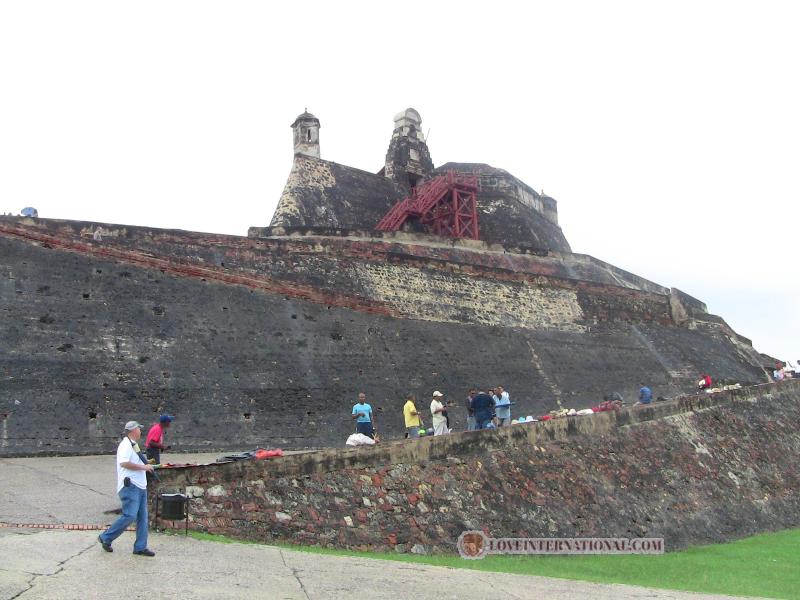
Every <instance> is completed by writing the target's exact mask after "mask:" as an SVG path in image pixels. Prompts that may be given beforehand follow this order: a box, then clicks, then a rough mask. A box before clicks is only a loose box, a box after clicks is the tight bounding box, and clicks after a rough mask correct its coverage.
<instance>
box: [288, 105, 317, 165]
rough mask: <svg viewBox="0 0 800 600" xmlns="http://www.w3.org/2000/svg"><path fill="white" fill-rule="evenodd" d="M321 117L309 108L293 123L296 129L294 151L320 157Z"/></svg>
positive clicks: (293, 127)
mask: <svg viewBox="0 0 800 600" xmlns="http://www.w3.org/2000/svg"><path fill="white" fill-rule="evenodd" d="M319 127H320V125H319V119H318V118H317V117H315V116H314V115H312V114H311V113H310V112H308V110H306V111H305V112H303V114H301V115H299V116H298V117H297V118H296V119H295V120H294V123H292V129H293V130H294V153H295V154H305V155H306V156H312V157H314V158H319V157H320V156H319Z"/></svg>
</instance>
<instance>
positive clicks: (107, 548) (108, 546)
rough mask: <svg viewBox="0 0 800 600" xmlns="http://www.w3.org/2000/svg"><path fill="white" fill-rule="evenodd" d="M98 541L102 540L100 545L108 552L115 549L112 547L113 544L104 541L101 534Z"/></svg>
mask: <svg viewBox="0 0 800 600" xmlns="http://www.w3.org/2000/svg"><path fill="white" fill-rule="evenodd" d="M97 541H98V542H100V545H101V546H102V547H103V550H105V551H106V552H113V551H114V549H113V548H112V547H111V544H107V543H106V542H104V541H103V538H101V537H100V536H99V535H98V536H97Z"/></svg>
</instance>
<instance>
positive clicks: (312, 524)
mask: <svg viewBox="0 0 800 600" xmlns="http://www.w3.org/2000/svg"><path fill="white" fill-rule="evenodd" d="M798 411H800V381H796V380H788V381H786V382H782V383H778V384H764V385H759V386H754V387H750V388H743V389H740V390H733V391H729V392H722V393H718V394H714V395H705V394H704V395H702V396H694V397H687V398H684V399H683V400H680V401H672V402H666V403H661V404H656V405H651V406H649V407H641V408H640V407H635V408H629V409H623V410H622V411H620V412H619V413H613V412H612V413H600V414H595V415H592V416H589V417H568V418H563V419H557V420H553V421H547V422H540V423H529V424H524V425H513V426H511V427H508V428H503V429H500V430H494V431H479V432H465V433H458V434H451V435H449V436H441V437H435V438H422V439H419V440H408V441H405V442H394V443H389V444H383V445H381V446H379V447H371V448H355V449H347V450H339V449H335V450H334V449H331V450H325V451H320V452H314V453H309V454H298V455H292V456H286V457H283V458H278V459H271V460H266V461H243V462H234V463H225V464H214V465H208V466H200V467H191V468H179V469H169V470H166V471H162V475H161V477H162V482H161V484H160V489H161V490H164V491H181V492H187V493H188V494H189V495H190V496H191V497H192V501H191V504H190V506H191V509H190V512H191V524H190V526H191V527H192V528H193V529H198V530H202V531H208V532H211V533H219V534H224V535H229V536H232V537H236V538H242V539H250V540H259V541H266V542H275V541H280V542H289V543H293V544H303V545H321V546H326V547H338V548H350V549H363V550H371V551H375V550H378V551H380V550H384V551H397V552H416V553H430V552H438V553H451V554H452V553H454V552H455V551H456V550H455V543H456V540H457V538H458V536H459V534H460V533H461V532H463V531H465V530H472V529H482V530H484V531H485V533H487V534H488V535H490V536H493V537H546V538H552V537H664V538H665V544H666V550H667V551H673V550H677V549H681V548H684V547H686V546H688V545H694V544H706V543H715V542H723V541H728V540H731V539H736V538H739V537H742V536H746V535H751V534H755V533H758V532H763V531H771V530H778V529H782V528H787V527H796V526H798V525H800V495H798V489H800V469H799V468H798V462H797V460H796V457H797V456H798V455H800V422H798V419H797V418H796V415H797V413H798ZM179 525H181V526H182V524H179Z"/></svg>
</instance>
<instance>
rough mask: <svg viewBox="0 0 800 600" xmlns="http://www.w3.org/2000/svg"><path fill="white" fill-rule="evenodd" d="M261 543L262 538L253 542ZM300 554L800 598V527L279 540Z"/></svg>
mask: <svg viewBox="0 0 800 600" xmlns="http://www.w3.org/2000/svg"><path fill="white" fill-rule="evenodd" d="M191 535H192V537H194V538H197V539H201V540H211V541H217V542H225V543H241V542H240V541H239V540H234V539H231V538H226V537H224V536H219V535H209V534H204V533H197V532H192V533H191ZM252 543H258V542H252ZM275 545H277V546H280V547H282V548H286V549H290V550H295V551H299V552H310V553H316V554H328V555H334V556H354V557H359V558H377V559H383V560H395V561H400V562H406V563H419V564H426V565H434V566H438V567H452V568H459V569H475V570H478V571H495V572H502V573H515V574H519V575H540V576H544V577H558V578H561V579H576V580H581V581H592V582H596V583H621V584H628V585H640V586H645V587H652V588H663V589H670V590H682V591H689V592H705V593H714V594H730V595H735V596H761V597H766V598H785V599H789V600H793V599H800V529H787V530H784V531H779V532H777V533H766V534H761V535H756V536H753V537H749V538H744V539H741V540H737V541H735V542H729V543H727V544H712V545H708V546H694V547H691V548H688V549H686V550H682V551H679V552H669V553H667V554H663V555H586V556H502V555H492V556H487V557H486V558H484V559H482V560H464V559H462V558H460V557H459V556H451V555H429V556H419V555H416V554H398V553H389V552H352V551H348V550H338V549H329V548H318V547H314V546H294V545H291V544H275Z"/></svg>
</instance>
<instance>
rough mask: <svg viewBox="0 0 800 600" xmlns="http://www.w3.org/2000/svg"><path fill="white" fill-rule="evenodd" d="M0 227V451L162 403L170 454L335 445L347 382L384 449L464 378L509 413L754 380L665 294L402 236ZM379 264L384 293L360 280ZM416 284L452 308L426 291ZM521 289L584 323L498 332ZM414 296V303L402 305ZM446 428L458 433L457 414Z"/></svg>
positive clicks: (66, 436) (8, 222)
mask: <svg viewBox="0 0 800 600" xmlns="http://www.w3.org/2000/svg"><path fill="white" fill-rule="evenodd" d="M0 225H2V226H3V227H6V229H4V230H3V231H0V298H2V303H1V304H0V311H2V317H3V318H2V320H0V417H1V418H0V436H1V437H0V455H4V456H8V455H15V454H39V453H78V454H79V453H93V452H104V451H109V450H111V449H113V447H114V444H115V442H114V440H115V439H116V436H117V434H118V432H119V430H120V428H121V426H122V424H123V423H124V422H125V421H127V420H129V419H132V418H133V419H138V420H140V421H142V422H150V421H151V420H152V419H153V418H154V417H155V416H156V415H157V414H158V413H159V412H162V411H167V412H170V413H171V414H174V415H176V416H177V420H176V421H175V423H174V425H173V428H172V432H171V435H172V439H173V443H174V445H175V446H176V447H177V448H180V449H183V450H204V449H236V448H242V447H251V446H254V445H257V444H258V445H265V446H283V447H286V448H303V447H319V446H325V445H333V446H339V445H341V444H342V443H343V441H344V439H345V438H346V436H347V435H348V434H349V433H350V432H351V431H352V429H353V425H352V422H351V420H350V418H349V413H350V407H351V405H352V403H353V399H354V398H355V396H356V393H357V392H358V391H359V390H364V391H366V392H367V394H368V397H369V398H370V400H371V401H372V403H373V404H374V405H375V407H376V409H377V414H378V426H379V429H380V430H381V432H382V433H383V434H384V435H385V436H387V437H393V436H399V435H400V434H401V432H402V418H401V412H400V408H401V397H402V395H403V394H404V393H406V392H407V391H413V392H415V393H416V394H417V395H418V397H419V398H420V399H427V398H428V397H429V394H430V393H431V391H432V390H434V389H441V390H442V391H444V392H445V393H447V394H448V395H449V396H450V397H451V399H453V400H455V401H456V402H458V403H459V404H460V402H461V400H462V397H463V396H464V393H465V391H466V389H467V388H468V387H469V386H472V385H495V384H504V385H505V386H506V387H507V388H508V389H509V390H510V392H511V394H512V397H513V399H514V400H515V401H516V402H517V405H516V406H515V408H514V414H515V415H517V416H518V415H522V414H533V415H537V414H541V413H543V412H546V411H547V410H550V409H552V408H555V407H556V405H557V403H558V402H559V401H560V402H561V403H562V404H563V405H565V406H570V407H575V408H582V407H585V406H589V405H591V404H594V403H595V402H596V401H598V400H599V399H600V398H601V397H602V395H603V394H604V393H606V392H608V391H610V390H616V391H620V392H622V393H623V394H624V395H625V396H626V397H627V398H628V399H632V398H633V397H634V395H635V390H636V388H637V387H638V384H639V382H640V380H641V379H645V378H646V380H647V383H649V384H650V385H651V387H653V389H654V392H655V394H656V395H665V396H669V395H673V394H675V393H678V392H680V391H687V390H690V389H692V385H693V383H692V382H693V380H694V378H695V376H696V374H697V373H698V372H700V371H701V370H711V369H710V368H709V365H710V366H713V368H714V369H713V373H714V375H715V379H724V380H735V381H743V382H748V381H749V382H754V381H759V380H763V378H764V375H763V372H762V371H760V369H759V368H758V360H756V362H755V363H754V362H753V360H751V359H748V358H747V354H746V353H745V352H744V349H743V348H740V347H738V346H735V345H734V344H733V343H732V342H731V339H730V336H731V332H730V330H729V329H727V328H726V327H725V326H724V325H722V324H720V323H717V322H714V321H713V320H711V319H709V320H707V321H703V320H699V319H697V320H694V321H693V322H692V324H693V328H692V329H690V328H681V327H677V326H675V325H674V324H673V323H672V322H671V320H670V307H669V297H668V296H664V295H659V294H656V293H653V292H644V291H637V290H632V289H626V288H620V287H613V286H608V285H605V284H590V283H589V282H586V281H569V280H566V279H562V278H552V279H549V278H547V277H545V276H542V275H531V274H526V273H524V272H517V271H516V270H507V269H505V270H503V269H497V268H494V267H491V268H490V267H478V266H475V265H473V266H472V267H470V265H469V264H468V263H469V260H468V258H469V252H468V251H467V250H465V249H462V250H456V249H447V248H445V249H443V250H437V249H436V248H434V247H422V246H420V247H413V246H410V245H407V244H401V243H399V242H396V243H395V244H393V245H390V246H389V249H390V250H391V251H394V252H397V253H398V254H397V256H398V258H397V259H396V260H399V261H400V262H397V263H396V261H393V260H391V259H387V256H389V255H387V254H386V253H385V252H386V249H385V248H383V249H382V248H381V247H380V246H379V245H376V244H374V243H368V242H363V241H362V242H353V241H351V240H346V239H345V240H334V241H335V242H336V244H341V245H336V244H334V245H333V246H326V245H325V243H322V241H320V240H302V239H301V240H299V241H297V242H296V243H295V242H293V241H291V240H257V239H248V238H237V237H235V236H215V235H209V234H191V233H186V232H177V231H168V230H154V229H147V228H126V227H119V226H106V229H105V234H104V235H105V237H104V238H103V240H102V242H93V241H92V238H91V232H92V231H94V229H96V227H97V226H96V225H94V224H87V223H75V222H59V221H52V222H50V221H46V220H39V221H30V220H27V221H20V220H16V219H4V220H2V222H1V223H0ZM26 236H27V237H26ZM326 243H327V242H326ZM331 243H332V242H331ZM440 251H441V252H444V253H445V254H440V255H438V256H439V258H437V259H435V260H432V258H433V256H437V255H436V254H435V252H440ZM431 253H434V254H431ZM478 255H480V256H483V255H481V254H480V253H478ZM442 256H448V257H450V259H454V260H455V259H457V260H458V261H461V262H458V263H451V262H450V260H449V259H448V260H443V259H442V258H441V257H442ZM498 256H500V257H503V255H502V254H500V255H498ZM484 258H486V259H487V260H489V257H488V255H487V256H486V257H484ZM506 258H507V257H506ZM476 260H477V259H476ZM504 260H505V259H504ZM520 260H523V263H520V265H518V266H519V267H520V268H521V267H522V266H523V264H524V265H526V267H525V268H530V269H534V270H535V269H540V270H541V269H550V268H551V267H552V265H550V263H547V264H541V265H539V264H538V263H536V262H535V261H539V260H546V259H545V258H542V257H538V256H535V255H521V257H520ZM548 260H549V259H548ZM531 261H534V262H531ZM371 264H373V265H375V266H370V265H371ZM553 264H555V263H553ZM587 264H588V263H587ZM548 265H549V266H548ZM376 266H380V267H381V268H382V269H386V271H385V273H384V272H383V271H380V272H379V273H381V277H382V279H381V281H380V282H379V284H380V286H385V287H375V285H378V284H375V283H374V282H373V284H372V285H371V286H368V285H367V282H368V280H367V279H365V278H364V277H365V276H364V275H361V274H359V273H361V271H362V270H363V269H374V268H377V267H376ZM471 269H477V270H476V271H474V272H473V271H472V270H471ZM369 272H370V273H372V272H373V271H369ZM598 273H599V271H598ZM371 276H372V277H373V279H374V277H376V276H374V273H373V275H371ZM419 276H424V277H427V278H428V281H429V282H430V286H433V284H434V282H435V283H436V285H437V286H441V289H442V290H450V293H451V294H453V298H457V302H456V304H455V305H454V306H452V307H446V306H443V305H442V304H441V300H442V298H443V296H441V295H440V292H436V291H434V289H433V287H431V288H430V290H427V289H422V290H420V289H419V286H418V283H417V282H418V277H419ZM598 276H599V275H598ZM403 278H406V279H403ZM479 278H480V279H479ZM493 278H494V279H493ZM479 280H485V281H493V282H494V283H492V284H491V285H492V286H494V288H493V289H497V290H500V289H504V290H506V291H504V292H503V293H502V294H498V295H497V296H490V297H488V298H485V299H482V298H477V300H476V297H475V295H474V294H469V293H468V292H469V290H470V289H471V286H475V285H478V281H479ZM652 285H654V284H652ZM464 286H466V287H464ZM531 287H540V288H542V290H541V292H540V293H545V292H546V293H547V294H550V293H556V294H564V293H566V294H575V298H576V302H577V303H578V305H579V306H580V307H581V311H582V314H583V316H582V317H581V319H582V320H580V321H575V322H572V321H569V320H563V319H565V318H566V317H564V316H563V315H561V313H560V309H559V308H558V307H559V306H560V305H559V304H558V303H556V304H554V305H549V304H543V305H542V306H541V307H538V308H536V307H534V308H535V310H534V311H533V315H534V317H536V318H537V319H538V318H542V319H544V318H545V317H546V318H547V319H553V320H554V321H553V322H552V324H548V321H546V320H543V321H535V322H531V323H529V324H527V325H525V326H522V327H520V326H508V325H504V324H503V323H504V322H506V321H508V320H509V319H512V321H511V322H516V321H514V320H513V319H518V318H519V315H518V314H513V313H520V312H523V311H525V310H527V309H526V305H525V302H528V300H526V298H527V296H525V294H526V293H528V290H529V289H530V288H531ZM462 288H463V289H465V290H467V293H465V294H463V295H462V292H460V291H459V290H461V289H462ZM437 289H439V288H437ZM411 293H414V294H419V293H422V296H419V298H420V301H419V302H417V303H412V304H403V303H402V300H403V297H404V296H403V295H404V294H411ZM558 297H560V296H558V295H557V296H555V298H558ZM484 300H485V302H484ZM548 302H549V300H548ZM453 311H455V312H453ZM459 311H460V312H459ZM709 317H711V316H710V315H709ZM474 319H479V320H474ZM520 322H523V321H520ZM481 323H483V324H481ZM491 323H494V324H491ZM560 327H564V328H565V329H559V328H560ZM750 352H752V348H750ZM452 418H453V425H454V427H456V428H463V427H464V420H465V415H464V411H463V410H462V409H461V408H460V407H457V408H454V409H453V411H452Z"/></svg>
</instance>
